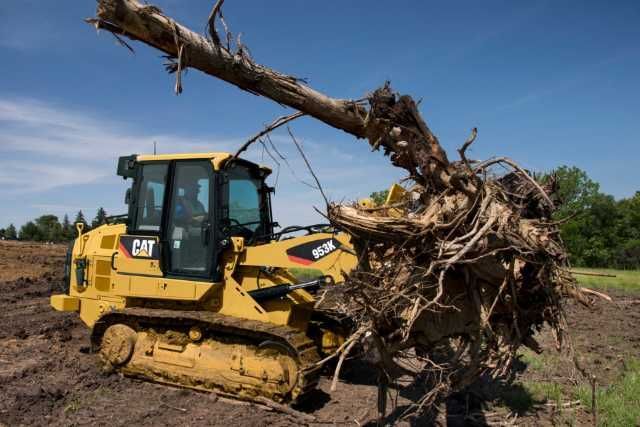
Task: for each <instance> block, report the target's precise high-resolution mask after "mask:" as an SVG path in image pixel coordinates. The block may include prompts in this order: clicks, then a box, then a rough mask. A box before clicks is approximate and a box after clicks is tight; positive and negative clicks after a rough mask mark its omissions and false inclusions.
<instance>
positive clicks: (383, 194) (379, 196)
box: [369, 190, 389, 205]
mask: <svg viewBox="0 0 640 427" xmlns="http://www.w3.org/2000/svg"><path fill="white" fill-rule="evenodd" d="M388 195H389V190H382V191H374V192H373V193H371V194H370V195H369V198H371V200H373V202H374V203H375V204H376V205H383V204H384V202H386V201H387V196H388Z"/></svg>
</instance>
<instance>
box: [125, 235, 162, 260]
mask: <svg viewBox="0 0 640 427" xmlns="http://www.w3.org/2000/svg"><path fill="white" fill-rule="evenodd" d="M120 252H122V254H123V255H124V256H125V257H127V258H144V259H160V248H159V245H158V238H157V237H142V236H120Z"/></svg>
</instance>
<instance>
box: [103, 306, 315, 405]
mask: <svg viewBox="0 0 640 427" xmlns="http://www.w3.org/2000/svg"><path fill="white" fill-rule="evenodd" d="M115 324H123V325H126V326H129V327H130V328H131V329H133V330H134V331H136V332H137V333H138V335H139V336H145V337H148V336H152V338H147V340H149V339H151V340H161V341H165V340H166V339H167V337H172V338H173V339H174V340H175V339H176V338H175V336H176V334H178V335H180V334H181V336H183V337H184V339H183V340H185V341H186V340H187V338H186V337H187V336H188V331H189V330H190V329H192V328H194V327H196V328H198V329H199V330H200V331H202V334H203V340H202V341H205V340H212V341H214V343H215V347H216V348H220V349H221V350H220V352H225V351H226V352H229V350H228V348H229V347H231V346H233V345H236V346H237V345H242V346H243V348H245V349H249V350H248V351H253V353H252V354H251V355H250V357H255V358H257V357H259V354H260V353H259V348H260V347H261V345H263V344H264V343H269V345H271V346H272V347H275V348H276V349H277V350H278V351H279V352H280V353H281V355H287V356H290V357H291V358H292V359H293V360H294V361H295V365H296V372H295V380H294V384H293V386H292V387H290V388H288V389H287V391H286V392H281V391H274V390H273V389H272V388H268V387H266V385H265V387H264V388H263V389H261V388H260V387H259V386H252V387H250V388H247V387H245V386H243V385H242V384H239V383H238V382H237V381H235V382H234V380H233V379H229V380H228V381H222V380H220V379H219V378H220V376H218V377H217V378H216V380H202V379H201V378H198V375H197V372H196V371H195V370H194V377H193V378H190V377H189V373H188V372H187V370H185V369H184V368H181V369H179V371H180V372H179V373H176V372H173V371H172V370H171V369H170V368H167V369H165V370H163V369H162V367H163V366H165V365H162V364H159V365H162V366H159V365H158V364H154V365H150V363H153V362H148V361H149V360H152V359H151V358H150V357H143V359H145V360H147V362H145V363H146V365H145V366H146V367H145V368H144V369H143V368H141V367H140V366H141V365H140V363H136V360H140V358H138V359H136V357H137V356H136V355H138V354H142V353H140V351H141V350H140V349H136V352H135V353H134V356H133V358H132V361H130V362H128V363H126V364H124V365H123V366H121V367H119V368H118V370H119V371H121V372H122V373H124V374H125V375H129V376H134V377H140V378H144V379H147V380H151V381H155V382H162V383H168V384H173V385H178V386H182V387H188V388H194V389H199V390H207V391H213V392H216V393H220V394H225V395H232V396H234V397H236V398H239V399H243V400H255V399H256V398H258V397H267V398H269V399H272V400H274V401H277V402H285V403H294V402H299V401H302V400H304V398H305V397H306V396H307V395H308V393H309V392H310V391H312V390H314V389H315V388H316V386H317V383H318V381H319V377H320V370H321V367H320V366H317V362H318V361H319V356H318V353H317V350H316V346H315V343H314V342H313V341H312V340H311V339H310V338H309V337H307V336H306V335H305V334H304V333H303V332H301V331H299V330H297V329H294V328H291V327H287V326H280V325H274V324H270V323H265V322H259V321H254V320H246V319H240V318H235V317H229V316H225V315H221V314H218V313H212V312H204V311H176V310H159V309H145V308H128V309H125V310H122V311H115V312H111V313H107V314H105V315H104V316H102V317H101V318H100V319H99V320H98V322H96V324H95V326H94V328H93V331H92V335H91V342H92V348H93V350H94V351H98V350H99V349H100V346H101V342H102V337H103V334H104V333H105V331H106V330H107V328H108V327H109V326H111V325H115ZM178 340H179V338H178ZM138 346H139V344H136V347H138ZM200 350H201V349H198V351H197V352H198V354H199V353H200ZM149 351H150V350H147V354H148V353H149ZM156 351H157V350H156ZM219 365H220V364H219V363H218V366H219ZM229 369H232V368H229ZM231 373H232V372H231V370H229V371H227V372H226V373H225V372H222V376H223V377H231V376H232V375H231ZM241 373H242V372H241ZM265 375H266V374H265ZM236 377H237V375H236ZM266 382H267V381H266V378H265V384H266Z"/></svg>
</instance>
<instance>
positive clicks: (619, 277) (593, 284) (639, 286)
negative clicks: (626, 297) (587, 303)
mask: <svg viewBox="0 0 640 427" xmlns="http://www.w3.org/2000/svg"><path fill="white" fill-rule="evenodd" d="M573 270H574V271H578V272H586V273H600V274H612V275H615V276H616V277H599V276H585V275H582V274H576V275H575V278H576V279H577V280H578V283H579V284H581V285H582V286H586V287H587V288H596V289H602V290H604V291H606V290H607V289H622V290H624V291H627V292H640V271H638V270H613V269H608V268H574V269H573Z"/></svg>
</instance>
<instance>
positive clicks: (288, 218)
mask: <svg viewBox="0 0 640 427" xmlns="http://www.w3.org/2000/svg"><path fill="white" fill-rule="evenodd" d="M212 3H213V1H212V0H206V1H204V0H203V1H199V0H198V1H195V0H194V1H188V2H187V1H178V0H159V1H157V2H155V4H157V5H158V6H160V7H161V8H162V9H163V10H164V11H165V12H166V13H167V14H168V15H170V16H172V17H174V18H176V19H177V20H178V21H180V22H181V23H183V24H185V25H187V26H189V27H190V28H192V29H194V30H200V31H203V30H204V26H205V20H206V17H207V16H208V13H209V10H210V7H211V5H212ZM94 9H95V2H94V1H92V0H85V1H78V0H67V1H64V2H51V1H44V0H42V1H34V0H20V1H18V0H3V1H2V2H1V3H0V58H2V59H1V63H2V66H0V200H2V201H3V202H2V203H1V204H0V226H5V225H7V224H8V223H10V222H13V223H15V224H16V225H20V224H22V223H24V222H25V221H27V220H29V219H31V218H33V217H36V216H39V215H42V214H44V213H54V214H56V215H59V216H62V215H64V213H69V214H70V216H72V217H73V215H74V214H75V212H76V211H77V210H78V209H82V210H83V211H84V212H85V214H86V215H87V216H88V217H93V216H94V215H95V211H96V210H97V208H98V207H99V206H104V207H105V208H106V210H107V212H108V213H110V214H118V213H122V212H124V204H123V202H122V200H123V194H124V189H125V183H124V181H123V180H122V179H120V178H118V177H116V176H115V162H116V159H117V157H118V156H120V155H124V154H130V153H145V152H146V153H148V152H151V151H152V150H153V141H156V142H157V144H158V151H159V152H162V153H166V152H188V151H224V150H233V149H234V148H235V147H237V146H238V145H240V144H241V143H242V142H243V141H244V140H246V139H247V138H248V137H249V136H251V135H252V134H254V133H255V132H256V131H258V130H259V129H260V128H262V126H263V125H264V124H265V123H269V122H271V121H272V120H273V119H274V118H275V117H277V116H279V115H282V114H286V113H288V111H287V110H286V109H284V108H282V107H281V106H279V105H277V104H274V103H273V102H271V101H269V100H266V99H264V98H258V97H255V96H253V95H250V94H247V93H245V92H242V91H240V90H238V89H236V88H234V87H232V86H229V85H228V84H226V83H224V82H221V81H218V80H216V79H213V78H211V77H208V76H204V75H202V74H201V73H199V72H197V71H194V70H191V71H190V72H188V73H187V74H186V75H185V76H184V79H183V85H184V93H183V94H182V95H181V96H175V95H174V94H173V91H172V88H173V84H174V80H173V76H169V75H167V74H166V73H165V72H164V69H163V67H162V62H163V60H162V58H160V54H159V52H157V51H154V50H152V49H150V48H148V47H146V46H143V45H141V44H137V43H132V46H133V47H134V49H135V54H134V55H132V54H131V53H130V52H129V51H128V50H126V49H124V48H122V47H120V46H118V45H117V44H116V43H115V41H114V39H113V37H112V36H111V35H110V34H108V33H105V32H101V33H99V34H96V31H95V30H94V29H93V28H92V27H90V26H89V25H87V24H85V23H84V22H83V18H86V17H90V16H93V14H94ZM224 12H225V17H226V18H227V21H228V23H229V24H230V26H231V31H232V32H234V33H236V34H237V33H238V32H242V34H243V35H242V40H243V42H244V43H245V44H247V45H248V46H249V48H250V50H251V53H252V55H253V57H254V59H256V60H257V61H258V62H261V63H263V64H265V65H268V66H271V67H273V68H275V69H277V70H279V71H282V72H285V73H289V74H293V75H296V76H300V77H306V78H308V79H309V81H310V84H311V86H313V87H314V88H315V89H318V90H320V91H323V92H325V93H327V94H328V95H331V96H335V97H343V98H359V97H361V96H363V95H364V94H365V93H366V92H367V91H370V90H372V89H375V88H376V87H377V86H379V85H381V84H382V83H383V82H384V80H385V79H390V80H391V81H392V84H393V86H394V88H395V89H396V90H398V91H399V92H402V93H409V94H411V95H413V96H414V97H415V98H416V99H419V98H422V104H421V110H422V113H423V115H424V117H425V119H426V120H427V122H428V124H429V126H430V127H431V129H432V130H433V131H434V132H435V133H436V134H437V135H438V136H439V138H440V140H441V142H442V144H443V146H444V147H445V148H446V149H447V150H448V152H449V153H450V157H455V148H457V147H458V146H460V145H461V144H462V143H463V142H464V140H465V138H466V137H467V135H468V134H469V130H470V129H471V128H472V127H474V126H477V127H478V129H479V137H478V139H477V141H476V143H475V144H474V146H473V147H472V149H471V151H470V155H471V156H472V157H474V158H478V159H482V158H487V157H491V156H494V155H506V156H510V157H512V158H514V159H515V160H516V161H518V162H520V163H521V164H522V165H524V166H525V167H527V168H530V169H532V170H538V171H541V170H549V169H551V168H553V167H556V166H559V165H563V164H569V165H576V166H578V167H580V168H583V169H585V170H586V171H587V173H588V174H589V175H590V176H591V177H592V178H593V179H595V180H597V181H598V182H600V183H601V185H602V189H603V190H604V191H605V192H607V193H610V194H613V195H615V196H616V197H627V196H630V195H632V194H633V193H634V192H635V191H638V190H640V167H639V162H640V137H639V135H640V83H639V76H640V2H638V1H635V0H632V1H616V2H603V1H546V2H545V1H542V2H513V1H483V2H478V1H468V2H462V1H450V2H426V1H424V2H423V1H395V2H373V1H364V0H363V1H348V2H346V1H337V0H336V1H334V0H323V1H302V0H297V1H296V0H273V1H269V2H266V1H249V0H227V2H226V3H225V9H224ZM292 128H293V131H294V132H295V134H296V136H297V137H298V138H299V139H300V140H301V141H303V142H304V147H305V151H306V153H307V155H308V156H309V157H310V158H311V162H312V165H313V167H314V170H315V171H316V172H317V174H318V176H319V178H320V179H321V181H322V184H323V187H325V190H326V191H327V193H328V194H329V195H330V197H331V198H332V199H333V200H337V201H341V200H350V199H354V198H357V197H359V196H366V195H368V194H369V193H370V192H371V191H374V190H378V189H381V188H386V187H388V186H389V184H390V183H391V182H393V181H394V180H397V179H398V178H400V177H401V176H402V173H401V172H400V171H398V170H394V169H393V168H392V167H391V166H390V165H389V163H388V162H387V161H386V159H384V158H383V157H382V155H381V154H380V153H371V152H370V150H369V148H368V146H367V145H366V143H365V142H363V141H356V140H355V139H353V138H352V137H350V136H349V135H347V134H345V133H343V132H341V131H337V130H334V129H332V128H329V127H327V126H326V125H323V124H321V123H319V122H316V121H314V120H313V119H309V118H304V119H301V120H298V121H296V122H294V124H293V125H292ZM273 140H274V142H275V143H276V144H277V146H278V148H279V150H281V151H282V152H283V153H284V154H285V155H286V156H287V157H288V160H289V163H290V164H291V166H292V168H293V170H294V171H295V176H294V174H292V173H291V171H290V170H289V169H288V168H287V167H286V165H284V164H282V166H281V167H280V170H279V174H278V183H277V192H276V197H275V200H274V209H275V214H276V217H277V219H278V220H279V221H280V223H281V224H283V225H290V224H303V223H310V222H317V221H318V220H319V217H318V215H317V214H316V213H315V212H314V210H313V206H321V205H322V202H321V197H320V195H319V194H318V193H317V192H316V191H313V190H311V189H309V188H308V187H307V186H305V185H304V184H301V183H300V182H299V181H300V179H302V180H307V179H309V178H308V173H307V171H306V169H305V168H304V166H303V164H302V163H301V161H300V159H299V157H298V156H297V154H296V151H295V147H294V146H293V145H292V144H291V142H290V141H289V138H288V137H287V136H286V133H285V132H284V131H283V132H278V133H276V134H275V135H274V137H273ZM248 157H249V158H251V159H253V160H256V161H261V160H263V163H265V164H268V165H271V166H273V168H274V170H277V169H278V167H277V165H274V163H273V162H272V161H271V160H270V159H269V157H268V156H267V155H266V154H264V153H263V152H262V150H261V149H260V148H259V146H256V147H255V148H253V149H252V150H251V151H250V153H249V154H248ZM275 175H276V173H274V179H273V180H272V184H273V183H275Z"/></svg>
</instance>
